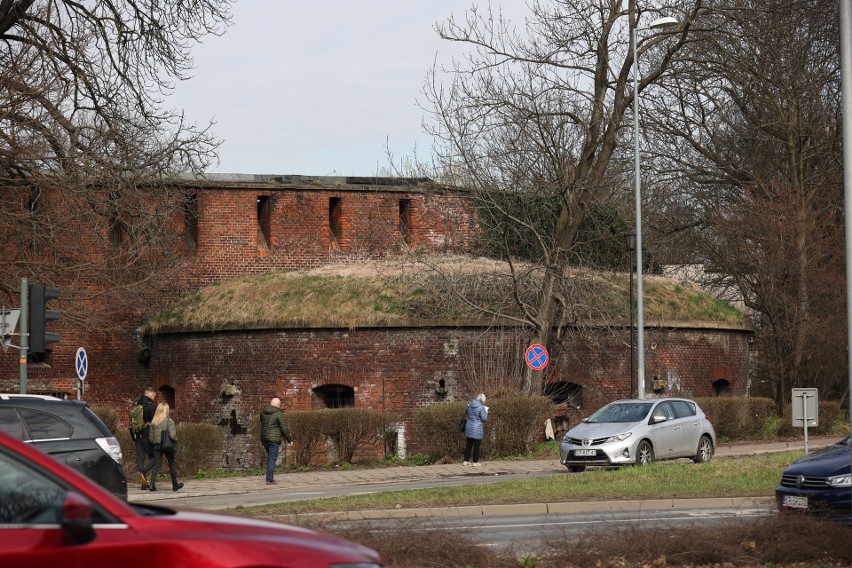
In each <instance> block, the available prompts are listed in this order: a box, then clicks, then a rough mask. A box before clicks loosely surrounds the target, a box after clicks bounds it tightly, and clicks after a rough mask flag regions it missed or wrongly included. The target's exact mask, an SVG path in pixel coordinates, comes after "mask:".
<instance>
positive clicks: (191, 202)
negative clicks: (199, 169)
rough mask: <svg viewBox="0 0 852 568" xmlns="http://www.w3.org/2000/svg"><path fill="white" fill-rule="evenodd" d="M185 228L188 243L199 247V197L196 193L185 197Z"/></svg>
mask: <svg viewBox="0 0 852 568" xmlns="http://www.w3.org/2000/svg"><path fill="white" fill-rule="evenodd" d="M183 226H184V230H183V232H184V235H185V237H186V240H187V243H188V244H191V245H192V246H198V195H196V194H195V193H187V194H185V195H184V198H183Z"/></svg>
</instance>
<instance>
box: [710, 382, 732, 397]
mask: <svg viewBox="0 0 852 568" xmlns="http://www.w3.org/2000/svg"><path fill="white" fill-rule="evenodd" d="M730 391H731V383H730V382H728V381H727V380H725V379H719V380H718V381H713V395H714V396H724V395H726V394H730Z"/></svg>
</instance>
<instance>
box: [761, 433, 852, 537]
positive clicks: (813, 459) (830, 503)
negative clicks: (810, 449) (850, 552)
mask: <svg viewBox="0 0 852 568" xmlns="http://www.w3.org/2000/svg"><path fill="white" fill-rule="evenodd" d="M850 465H852V442H850V438H846V439H845V440H842V441H840V442H838V443H836V444H834V445H833V446H829V447H828V448H825V449H823V450H820V451H818V452H814V453H812V454H809V455H806V456H805V457H803V458H800V459H798V460H796V461H795V462H793V463H791V464H790V465H789V466H787V468H786V469H785V470H784V472H783V473H782V475H781V484H780V485H779V486H778V487H777V488H776V489H775V500H776V502H777V504H778V508H779V509H781V510H798V511H806V512H809V513H814V514H818V515H824V516H826V517H830V518H832V519H835V520H839V521H843V522H850V521H852V468H850Z"/></svg>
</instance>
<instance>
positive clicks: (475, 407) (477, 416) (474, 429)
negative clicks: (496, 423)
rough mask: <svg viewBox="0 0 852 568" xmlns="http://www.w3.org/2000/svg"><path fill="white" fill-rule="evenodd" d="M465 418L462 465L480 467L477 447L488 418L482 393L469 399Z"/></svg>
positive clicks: (483, 433) (480, 442)
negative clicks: (465, 439)
mask: <svg viewBox="0 0 852 568" xmlns="http://www.w3.org/2000/svg"><path fill="white" fill-rule="evenodd" d="M465 419H466V424H465V426H464V436H465V438H467V442H466V443H465V446H464V462H463V463H462V465H466V466H468V465H469V466H473V467H480V463H479V447H480V445H481V444H482V438H483V436H484V435H485V421H486V420H488V407H487V406H485V395H484V394H482V393H480V394H478V395H476V398H474V399H473V400H471V401H470V404H468V405H467V411H466V412H465ZM471 460H472V461H471Z"/></svg>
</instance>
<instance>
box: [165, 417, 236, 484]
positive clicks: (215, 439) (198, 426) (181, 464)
mask: <svg viewBox="0 0 852 568" xmlns="http://www.w3.org/2000/svg"><path fill="white" fill-rule="evenodd" d="M177 437H178V444H177V446H178V450H177V456H176V459H175V465H176V466H177V470H178V476H179V477H192V476H194V475H195V474H197V473H198V472H199V471H206V470H210V469H214V468H217V467H219V466H220V465H221V463H222V448H223V447H224V445H225V432H224V431H223V430H222V428H220V427H219V426H216V425H215V424H207V423H193V422H183V423H181V424H178V426H177ZM163 462H164V463H165V459H163ZM164 467H165V470H166V472H167V473H168V464H167V463H165V466H160V472H162V471H163V469H164Z"/></svg>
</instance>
